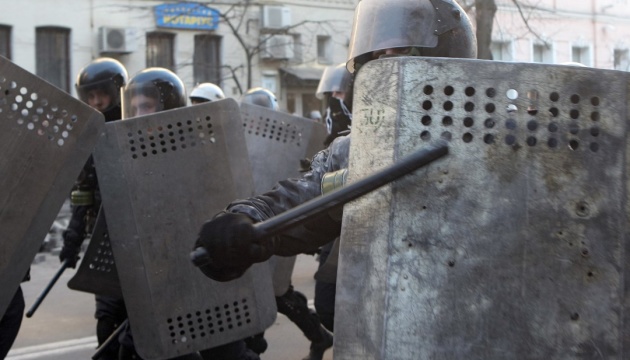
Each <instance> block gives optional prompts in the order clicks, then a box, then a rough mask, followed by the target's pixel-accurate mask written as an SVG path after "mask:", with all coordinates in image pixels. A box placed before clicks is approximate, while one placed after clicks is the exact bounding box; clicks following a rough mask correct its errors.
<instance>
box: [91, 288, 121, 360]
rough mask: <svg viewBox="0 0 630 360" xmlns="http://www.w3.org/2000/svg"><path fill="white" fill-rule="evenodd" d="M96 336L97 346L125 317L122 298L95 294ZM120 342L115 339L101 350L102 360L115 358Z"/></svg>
mask: <svg viewBox="0 0 630 360" xmlns="http://www.w3.org/2000/svg"><path fill="white" fill-rule="evenodd" d="M95 317H96V320H97V322H96V337H97V339H98V344H99V346H100V345H102V344H103V343H104V342H105V340H107V339H108V338H109V336H110V335H111V334H112V333H113V332H114V331H115V330H116V328H117V327H118V326H120V324H122V322H123V321H125V319H126V318H127V310H126V309H125V303H124V301H123V299H122V298H114V297H110V296H102V295H96V314H95ZM119 346H120V344H119V342H118V340H117V339H115V340H114V341H113V342H112V343H110V344H109V345H108V346H107V348H106V349H105V350H103V353H102V356H101V359H102V360H110V359H111V360H115V359H118V357H119V350H118V348H119Z"/></svg>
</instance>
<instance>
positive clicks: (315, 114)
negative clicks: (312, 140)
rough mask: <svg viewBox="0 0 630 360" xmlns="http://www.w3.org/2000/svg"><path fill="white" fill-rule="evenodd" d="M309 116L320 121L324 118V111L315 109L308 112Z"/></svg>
mask: <svg viewBox="0 0 630 360" xmlns="http://www.w3.org/2000/svg"><path fill="white" fill-rule="evenodd" d="M308 118H309V119H312V120H317V121H319V120H321V119H322V113H321V112H320V111H319V110H313V111H311V112H310V113H309V114H308Z"/></svg>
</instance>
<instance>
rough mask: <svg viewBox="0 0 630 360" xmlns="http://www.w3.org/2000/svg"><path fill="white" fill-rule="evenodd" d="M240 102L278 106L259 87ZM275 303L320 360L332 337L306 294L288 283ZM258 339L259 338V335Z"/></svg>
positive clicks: (313, 359)
mask: <svg viewBox="0 0 630 360" xmlns="http://www.w3.org/2000/svg"><path fill="white" fill-rule="evenodd" d="M241 102H243V103H246V104H254V105H258V106H262V107H266V108H268V109H271V110H275V111H277V110H278V108H279V106H278V101H277V99H276V96H275V94H274V93H273V92H272V91H271V90H269V89H265V88H261V87H257V88H252V89H250V90H248V91H247V92H245V94H244V95H243V97H242V98H241ZM296 165H297V164H296ZM276 305H277V307H278V312H279V313H281V314H283V315H285V316H286V317H288V318H289V320H291V321H292V322H293V323H294V324H296V325H297V327H298V328H300V330H302V333H303V334H304V336H305V337H306V338H307V339H308V340H309V341H310V342H311V345H310V351H309V354H308V355H307V356H306V357H305V358H304V360H321V359H322V357H323V355H324V352H325V351H326V349H328V348H330V347H332V344H333V337H332V334H331V333H330V332H329V331H328V330H326V329H325V328H324V327H323V326H322V325H321V322H320V320H319V316H318V315H317V314H316V313H315V312H314V311H312V310H311V309H309V308H308V303H307V298H306V296H305V295H304V294H302V293H301V292H299V291H297V290H295V289H294V288H293V285H289V287H288V288H287V290H286V292H285V293H284V294H281V295H279V296H276ZM258 339H259V340H260V337H259V338H258ZM250 343H251V340H250Z"/></svg>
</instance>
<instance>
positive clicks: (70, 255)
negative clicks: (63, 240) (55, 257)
mask: <svg viewBox="0 0 630 360" xmlns="http://www.w3.org/2000/svg"><path fill="white" fill-rule="evenodd" d="M66 259H67V260H68V267H69V268H72V269H74V268H75V267H76V266H77V261H78V260H79V248H77V247H74V246H66V245H64V246H63V247H62V248H61V252H60V253H59V261H61V262H64V260H66Z"/></svg>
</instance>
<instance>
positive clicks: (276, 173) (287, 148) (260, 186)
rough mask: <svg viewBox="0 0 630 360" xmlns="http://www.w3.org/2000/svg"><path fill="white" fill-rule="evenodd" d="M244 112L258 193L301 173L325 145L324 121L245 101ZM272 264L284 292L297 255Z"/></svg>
mask: <svg viewBox="0 0 630 360" xmlns="http://www.w3.org/2000/svg"><path fill="white" fill-rule="evenodd" d="M241 114H242V117H243V130H244V132H245V139H246V140H247V149H248V152H249V159H250V163H251V166H252V175H253V177H254V187H255V190H256V194H262V193H264V192H266V191H269V190H271V189H272V188H273V186H274V185H275V184H276V182H278V181H280V180H284V179H289V178H294V177H298V176H299V175H300V170H301V168H302V167H304V166H306V168H307V169H308V165H310V159H311V158H312V157H313V155H315V153H317V151H319V150H322V149H323V148H324V140H325V139H326V135H327V132H326V127H325V125H324V124H321V123H318V122H315V121H313V120H310V119H306V118H302V117H298V116H293V115H290V114H286V113H281V112H278V111H274V110H271V109H267V108H265V107H261V106H256V105H251V104H245V103H242V104H241ZM270 264H271V266H272V267H273V284H274V292H275V294H276V296H282V295H284V293H285V292H286V291H287V290H288V288H289V285H291V275H292V274H293V267H294V265H295V257H276V258H275V259H274V261H271V262H270Z"/></svg>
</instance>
